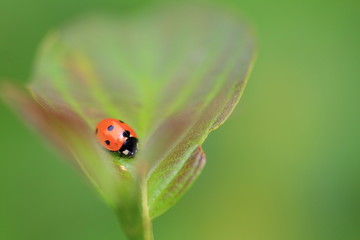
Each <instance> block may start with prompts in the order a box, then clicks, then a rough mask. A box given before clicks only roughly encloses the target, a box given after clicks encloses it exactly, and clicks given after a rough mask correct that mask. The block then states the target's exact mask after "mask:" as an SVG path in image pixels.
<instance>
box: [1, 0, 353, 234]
mask: <svg viewBox="0 0 360 240" xmlns="http://www.w3.org/2000/svg"><path fill="white" fill-rule="evenodd" d="M164 2H165V1H153V2H149V1H140V0H138V1H130V0H128V1H120V0H116V1H115V0H102V1H100V0H87V1H86V0H71V1H70V0H62V1H46V0H33V1H22V0H11V1H10V0H1V1H0V76H3V77H9V78H12V79H14V80H13V81H14V82H18V83H23V82H26V81H27V79H28V78H29V75H30V73H31V68H32V63H33V59H34V55H35V52H36V50H37V47H38V45H39V44H40V41H41V40H42V38H43V37H44V35H45V34H46V33H47V32H48V31H49V30H50V29H53V28H56V27H57V26H59V25H61V24H62V23H64V22H65V21H69V20H71V19H72V18H73V17H75V16H77V15H78V14H81V13H83V12H88V11H99V10H100V11H111V12H113V13H114V12H115V13H118V14H131V12H132V11H136V10H137V9H138V8H146V7H149V6H151V5H153V4H163V3H164ZM167 2H168V1H167ZM212 3H216V1H212ZM217 4H221V5H224V6H226V7H228V8H232V9H233V10H234V11H238V12H240V13H241V14H242V15H243V16H245V17H246V18H247V19H248V20H250V22H252V23H253V26H254V28H255V29H256V32H257V39H258V46H259V50H258V58H257V62H256V64H255V68H254V70H253V73H252V75H251V78H250V80H249V83H248V86H247V89H246V91H245V93H244V95H243V98H242V100H241V101H240V104H239V105H238V107H237V108H236V110H235V111H234V113H233V115H232V116H231V117H230V119H229V120H228V121H227V122H226V124H225V125H224V126H222V127H221V128H220V129H219V130H217V131H215V132H214V133H212V134H211V135H210V136H209V138H208V140H207V141H206V142H205V144H204V149H205V152H206V153H207V165H206V167H205V169H204V171H203V173H202V175H201V176H200V177H199V179H198V181H197V182H196V183H195V184H194V186H193V187H192V188H191V189H190V191H189V192H188V193H187V194H186V195H185V196H184V197H183V198H182V199H181V200H180V201H179V202H178V204H176V205H175V206H174V207H173V208H172V209H170V211H168V212H167V213H165V214H164V215H162V216H161V217H159V218H158V219H156V220H155V222H154V232H155V236H156V239H158V240H169V239H171V240H188V239H189V240H190V239H191V240H192V239H197V240H201V239H204V240H205V239H206V240H215V239H216V240H217V239H226V240H228V239H229V240H232V239H235V240H237V239H239V240H241V239H246V240H271V239H275V240H283V239H284V240H293V239H294V240H297V239H299V240H311V239H314V240H315V239H316V240H319V239H326V240H329V239H339V240H340V239H341V240H348V239H349V240H350V239H351V240H355V239H360V146H359V140H360V139H359V138H360V124H359V123H360V66H359V64H360V61H359V57H360V2H359V1H354V0H343V1H332V0H330V1H329V0H328V1H322V0H311V1H310V0H304V1H281V0H273V1H265V0H251V1H250V0H242V1H235V0H223V1H221V2H220V1H219V2H217ZM0 133H1V134H0V239H1V240H13V239H14V240H15V239H16V240H17V239H31V240H32V239H36V240H43V239H44V240H45V239H46V240H48V239H53V240H65V239H66V240H72V239H87V240H91V239H94V240H98V239H109V240H110V239H117V240H119V239H125V237H124V235H123V234H122V233H121V232H120V230H119V226H118V223H117V219H116V217H115V215H114V214H113V212H112V210H111V209H110V208H109V207H107V206H106V205H105V204H104V203H103V202H102V200H101V199H100V198H99V197H98V195H97V194H96V193H95V191H94V190H93V189H92V188H91V187H89V186H88V185H87V184H86V183H85V181H84V180H83V179H82V178H81V177H79V176H78V175H77V174H76V173H75V171H73V169H72V168H71V167H70V166H68V165H67V164H66V163H65V162H63V161H62V160H61V159H60V158H59V157H58V156H57V155H56V154H55V153H54V152H53V151H52V150H51V149H49V148H48V147H46V143H44V142H43V141H42V140H41V139H40V138H39V137H38V136H37V135H36V134H34V132H33V131H31V130H30V129H28V128H27V127H26V126H24V125H23V123H22V121H21V120H19V119H18V118H17V117H16V116H15V115H14V114H13V113H12V112H11V111H10V110H8V109H7V108H6V107H5V106H4V104H3V103H0ZM219 149H222V151H219Z"/></svg>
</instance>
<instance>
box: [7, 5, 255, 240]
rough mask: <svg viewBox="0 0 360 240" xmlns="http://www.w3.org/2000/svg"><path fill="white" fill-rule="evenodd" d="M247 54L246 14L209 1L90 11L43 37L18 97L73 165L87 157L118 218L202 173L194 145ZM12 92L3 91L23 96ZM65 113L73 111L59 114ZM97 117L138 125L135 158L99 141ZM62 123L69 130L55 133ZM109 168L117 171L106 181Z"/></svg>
mask: <svg viewBox="0 0 360 240" xmlns="http://www.w3.org/2000/svg"><path fill="white" fill-rule="evenodd" d="M253 54H254V48H253V38H252V35H251V34H250V32H249V30H248V28H247V26H246V24H244V23H243V22H242V21H241V19H239V18H238V17H236V16H234V15H233V14H232V13H229V12H227V11H222V10H221V11H220V10H218V9H214V8H208V7H203V6H202V7H195V6H175V7H174V6H173V7H168V8H161V9H153V10H150V11H144V12H139V13H137V14H134V15H132V16H125V17H122V18H115V17H109V16H87V17H84V18H81V19H79V20H77V21H75V22H73V23H72V24H69V25H66V26H65V27H63V28H61V29H60V30H58V31H55V32H52V33H50V34H49V35H48V36H47V37H46V39H45V41H44V43H43V44H42V45H41V48H40V51H39V54H38V57H37V60H36V63H35V67H34V72H33V75H32V77H31V81H30V84H29V86H28V87H29V89H30V93H27V94H25V95H23V96H26V97H25V98H26V99H27V100H25V101H17V103H18V106H22V107H21V112H23V113H24V114H25V115H35V116H37V115H39V114H40V115H39V116H41V117H37V118H35V121H34V124H35V125H37V126H41V125H43V126H41V127H42V128H43V133H44V134H45V135H48V137H51V138H55V140H56V141H55V142H60V144H59V146H63V148H62V149H67V150H66V151H69V153H70V155H72V156H73V157H74V156H75V157H76V162H77V164H78V166H80V168H81V166H87V167H86V168H85V170H86V169H88V170H87V171H84V169H82V171H83V172H84V173H85V175H87V174H89V176H88V177H89V178H90V179H93V178H94V177H93V176H96V177H95V180H94V182H93V183H95V185H96V184H100V187H99V189H100V190H101V191H102V189H103V188H105V189H109V188H110V189H112V190H107V191H105V195H107V196H108V195H111V197H110V199H111V200H110V202H111V203H112V204H114V205H115V206H117V207H118V208H119V211H118V212H119V215H123V216H125V217H124V218H123V221H125V222H126V221H127V220H124V219H131V218H132V216H131V214H132V212H131V211H127V210H124V209H126V208H131V209H139V208H140V209H141V210H142V211H146V212H147V213H146V214H149V217H150V218H154V217H156V216H159V215H160V214H161V213H163V212H165V211H166V210H167V209H169V208H170V207H171V206H172V205H173V204H174V203H175V202H176V201H177V200H178V199H179V198H180V197H181V196H182V195H183V193H184V192H185V191H186V190H187V189H188V188H189V187H190V186H191V184H192V183H193V182H194V180H195V179H196V177H197V176H198V175H199V174H200V172H201V170H202V168H203V166H204V163H205V155H204V153H203V151H202V149H201V145H202V143H203V142H204V141H205V139H206V137H207V135H208V134H209V133H210V132H211V131H212V130H214V129H215V128H217V127H218V126H220V125H221V124H222V123H223V122H224V121H225V120H226V118H227V117H228V116H229V114H230V113H231V112H232V110H233V108H234V107H235V105H236V104H237V102H238V101H239V98H240V96H241V93H242V91H243V89H244V86H245V83H246V78H247V75H248V72H249V70H250V68H251V64H252V59H253ZM15 92H16V91H12V90H11V91H8V90H7V93H6V94H5V95H6V96H13V97H14V99H20V98H22V97H20V98H19V95H18V94H16V93H15ZM30 94H31V96H30ZM20 95H21V94H20ZM30 103H31V107H30V108H26V107H25V108H24V106H25V105H26V104H30ZM64 113H71V114H70V115H69V117H68V118H65V119H63V118H62V117H61V116H63V114H64ZM66 116H67V115H66ZM104 118H117V119H121V120H123V121H125V122H126V123H128V124H129V125H131V126H132V128H133V129H135V131H136V132H137V134H138V136H139V139H140V146H139V152H138V154H137V156H136V157H135V158H134V159H119V157H118V156H116V155H111V154H106V153H105V154H104V151H101V149H100V150H99V147H98V145H96V143H94V137H93V136H92V133H93V130H94V127H95V125H96V123H97V122H98V121H100V120H102V119H104ZM74 119H78V121H77V123H76V124H75V125H74V126H73V124H72V121H73V120H74ZM55 123H56V124H55ZM54 124H55V125H54ZM57 124H58V125H57ZM59 125H61V127H59ZM63 129H68V130H66V131H64V133H65V132H67V133H68V134H69V136H68V135H66V136H63V135H62V134H60V135H58V134H57V133H58V132H59V131H60V132H61V131H62V130H63ZM52 132H53V133H55V134H50V135H54V136H49V134H47V133H52ZM75 143H76V144H75ZM109 163H114V164H109ZM109 165H111V166H110V167H109ZM89 169H90V170H89ZM97 169H99V170H98V171H97ZM101 169H105V170H104V171H102V170H101ZM109 169H110V170H109ZM114 169H116V170H115V171H114ZM119 169H120V171H119ZM124 169H125V170H124ZM87 172H89V173H87ZM114 172H115V173H116V174H115V175H120V178H118V177H117V176H115V177H114V179H110V183H108V178H109V176H113V175H112V173H114ZM109 173H111V174H109ZM103 185H104V186H103ZM110 186H112V187H110ZM113 186H115V187H113ZM132 187H135V188H136V187H139V189H141V191H140V190H139V191H137V190H134V191H132V190H129V189H130V188H132ZM124 189H125V190H124ZM124 194H128V195H131V196H133V197H129V196H124ZM144 194H145V196H144ZM107 198H108V197H107ZM144 201H145V204H144ZM130 202H136V203H137V204H135V205H134V204H133V205H131V204H130ZM130 205H131V206H130ZM140 205H141V206H140ZM119 206H120V207H119ZM136 211H138V210H136ZM136 211H135V210H134V211H133V213H134V214H138V215H139V213H135V212H136ZM146 214H145V215H146ZM136 221H138V220H136V219H135V220H133V222H136ZM128 230H129V229H128ZM131 231H132V230H131V229H130V230H129V232H131ZM134 231H136V230H134ZM129 234H130V233H129ZM130 235H131V234H130ZM134 239H135V238H134Z"/></svg>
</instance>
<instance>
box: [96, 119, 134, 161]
mask: <svg viewBox="0 0 360 240" xmlns="http://www.w3.org/2000/svg"><path fill="white" fill-rule="evenodd" d="M95 135H96V137H97V140H98V141H99V143H100V144H101V145H102V146H103V147H105V148H106V149H107V150H109V151H111V152H118V153H120V156H127V157H133V156H134V155H135V153H136V152H137V145H138V139H137V136H136V133H135V131H134V130H133V129H132V128H131V127H130V126H129V125H127V124H126V123H124V122H123V121H121V120H118V119H111V118H108V119H104V120H101V121H100V122H99V123H98V124H97V125H96V129H95Z"/></svg>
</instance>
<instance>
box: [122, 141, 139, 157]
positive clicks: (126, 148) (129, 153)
mask: <svg viewBox="0 0 360 240" xmlns="http://www.w3.org/2000/svg"><path fill="white" fill-rule="evenodd" d="M137 144H138V139H137V138H135V137H129V138H128V139H126V141H125V142H124V144H123V145H122V147H121V148H120V150H119V153H120V155H121V156H126V157H133V156H134V155H135V153H136V152H137Z"/></svg>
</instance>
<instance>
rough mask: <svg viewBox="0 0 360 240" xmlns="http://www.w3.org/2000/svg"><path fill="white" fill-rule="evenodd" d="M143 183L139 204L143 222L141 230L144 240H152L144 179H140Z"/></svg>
mask: <svg viewBox="0 0 360 240" xmlns="http://www.w3.org/2000/svg"><path fill="white" fill-rule="evenodd" d="M142 179H143V182H142V183H141V198H142V199H141V200H142V201H141V202H142V220H143V229H144V240H153V239H154V237H153V231H152V223H151V219H150V215H149V206H148V199H147V184H146V179H145V178H142Z"/></svg>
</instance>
